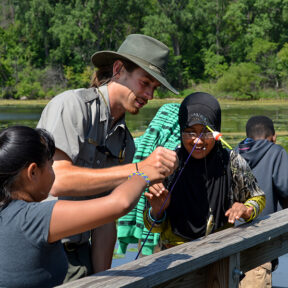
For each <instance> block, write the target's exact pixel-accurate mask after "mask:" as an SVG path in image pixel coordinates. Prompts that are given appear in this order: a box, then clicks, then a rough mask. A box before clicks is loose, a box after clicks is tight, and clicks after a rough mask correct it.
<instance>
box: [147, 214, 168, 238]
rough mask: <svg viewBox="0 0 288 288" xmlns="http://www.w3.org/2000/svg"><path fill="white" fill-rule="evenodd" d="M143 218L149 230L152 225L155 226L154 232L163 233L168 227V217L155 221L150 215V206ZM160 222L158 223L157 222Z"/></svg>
mask: <svg viewBox="0 0 288 288" xmlns="http://www.w3.org/2000/svg"><path fill="white" fill-rule="evenodd" d="M143 220H144V225H145V227H146V229H147V230H149V231H150V229H151V227H152V225H153V228H152V230H151V232H152V233H161V232H163V231H164V230H165V228H166V217H165V219H163V221H161V222H158V221H156V222H155V221H154V220H153V219H152V218H151V217H150V215H149V208H147V209H146V210H145V211H144V213H143ZM157 222H158V223H157Z"/></svg>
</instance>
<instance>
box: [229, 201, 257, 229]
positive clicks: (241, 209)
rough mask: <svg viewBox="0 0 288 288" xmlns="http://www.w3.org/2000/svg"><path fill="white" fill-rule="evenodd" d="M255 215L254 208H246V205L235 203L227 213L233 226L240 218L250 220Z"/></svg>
mask: <svg viewBox="0 0 288 288" xmlns="http://www.w3.org/2000/svg"><path fill="white" fill-rule="evenodd" d="M252 213H253V207H246V206H245V205H244V204H242V203H239V202H235V203H234V204H233V205H232V207H231V208H230V209H228V210H227V211H226V213H225V216H227V217H228V222H229V223H231V224H233V223H234V222H235V220H239V219H240V218H243V219H246V220H247V219H249V218H250V217H251V215H252Z"/></svg>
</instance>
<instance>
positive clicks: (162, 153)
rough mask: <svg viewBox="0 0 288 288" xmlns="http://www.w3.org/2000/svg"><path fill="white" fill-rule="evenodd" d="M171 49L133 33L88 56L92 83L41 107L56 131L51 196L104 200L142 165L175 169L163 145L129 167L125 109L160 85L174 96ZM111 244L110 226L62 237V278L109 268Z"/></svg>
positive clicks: (45, 124) (43, 123) (44, 123)
mask: <svg viewBox="0 0 288 288" xmlns="http://www.w3.org/2000/svg"><path fill="white" fill-rule="evenodd" d="M168 54H169V49H168V47H167V46H166V45H164V44H163V43H162V42H160V41H158V40H156V39H154V38H152V37H149V36H145V35H141V34H131V35H129V36H128V37H127V38H126V39H125V41H124V42H123V43H122V45H121V46H120V47H119V49H118V51H117V52H115V51H99V52H96V53H95V54H94V55H93V56H92V62H93V64H94V66H95V67H97V70H96V72H95V73H94V75H93V77H92V84H91V88H88V89H84V88H82V89H75V90H69V91H65V92H63V93H61V94H59V95H57V96H55V97H54V98H53V99H52V100H51V101H50V102H49V103H48V104H47V105H46V107H45V108H44V110H43V112H42V115H41V118H40V120H39V123H38V127H41V128H45V129H46V130H48V131H49V132H50V133H51V134H52V135H53V137H54V139H55V144H56V148H57V149H56V153H55V157H54V164H53V168H54V170H55V174H56V180H55V183H54V185H53V187H52V190H51V195H53V196H56V197H59V198H60V199H73V200H82V199H87V198H91V197H103V196H104V195H106V194H107V193H109V191H111V189H113V188H114V187H116V186H117V185H119V184H120V183H122V182H123V181H124V180H126V179H127V176H128V175H129V174H131V173H132V172H135V171H136V170H139V171H141V167H143V166H145V165H147V164H150V165H156V166H157V167H159V166H162V172H163V174H168V173H169V172H170V171H171V170H172V169H174V168H175V166H176V165H177V164H176V162H177V160H176V159H177V157H176V154H175V153H174V152H172V151H167V150H166V149H165V148H161V147H159V148H157V149H156V150H155V151H154V152H153V153H152V154H151V155H150V156H149V157H148V158H146V159H145V160H143V161H142V162H139V163H138V164H137V166H136V164H135V163H134V164H131V162H132V159H133V154H134V151H135V146H134V141H133V138H132V136H131V134H130V132H129V130H128V128H127V126H126V123H125V113H126V112H129V113H131V114H137V113H138V112H139V110H140V109H141V108H142V107H143V106H144V105H146V104H147V102H148V101H149V100H151V99H153V94H154V91H155V89H156V88H157V87H159V86H161V85H162V86H164V87H166V88H167V89H169V90H170V91H172V92H173V93H175V94H178V92H177V91H176V90H175V89H174V88H173V87H172V86H171V85H170V84H169V82H168V81H167V80H166V78H165V66H166V63H167V60H168ZM128 163H130V164H128ZM145 163H146V164H145ZM119 165H122V166H121V168H120V167H118V166H119ZM98 168H101V169H98ZM83 213H85V211H83ZM115 241H116V227H115V223H110V224H106V225H104V226H102V227H99V228H97V229H95V230H93V231H87V232H86V233H83V234H81V235H75V236H73V237H70V238H69V239H63V245H64V249H65V251H66V254H67V257H68V262H69V268H68V273H67V276H66V279H65V282H67V281H70V280H75V279H78V278H81V277H84V276H87V275H90V274H92V273H97V272H100V271H104V270H106V269H109V268H110V267H111V262H112V257H113V250H114V246H115ZM90 259H91V260H92V261H91V260H90Z"/></svg>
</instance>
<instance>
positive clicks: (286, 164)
mask: <svg viewBox="0 0 288 288" xmlns="http://www.w3.org/2000/svg"><path fill="white" fill-rule="evenodd" d="M277 147H278V148H279V149H278V151H277V152H278V153H277V158H276V159H275V162H274V167H273V172H272V181H273V191H275V192H276V194H277V197H278V199H279V202H280V204H281V206H282V208H287V204H286V205H284V203H285V202H286V203H287V201H288V177H287V171H288V154H287V152H286V151H285V149H284V148H282V147H281V149H280V146H277ZM279 150H280V151H279Z"/></svg>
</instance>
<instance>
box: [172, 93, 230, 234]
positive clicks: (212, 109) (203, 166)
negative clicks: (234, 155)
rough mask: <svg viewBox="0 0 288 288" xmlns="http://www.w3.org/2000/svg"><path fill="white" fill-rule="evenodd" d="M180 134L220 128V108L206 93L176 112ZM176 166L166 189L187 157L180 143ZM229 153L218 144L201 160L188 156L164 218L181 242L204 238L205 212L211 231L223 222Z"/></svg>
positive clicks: (188, 100)
mask: <svg viewBox="0 0 288 288" xmlns="http://www.w3.org/2000/svg"><path fill="white" fill-rule="evenodd" d="M179 124H180V131H181V132H182V131H183V130H184V129H185V128H187V127H191V126H192V125H194V124H202V125H205V126H206V125H209V126H210V127H211V128H212V129H213V130H216V131H219V132H220V129H221V108H220V105H219V103H218V101H217V100H216V98H214V97H213V96H211V95H209V94H207V93H202V92H198V93H193V94H191V95H189V96H187V97H186V98H185V99H184V100H183V102H182V104H181V106H180V110H179ZM177 154H178V157H179V161H180V165H179V169H178V171H177V172H175V173H174V174H173V175H172V176H170V178H169V179H168V186H169V187H168V189H171V188H172V187H173V185H174V181H175V179H176V178H177V173H179V171H181V168H182V167H183V166H184V163H185V162H186V160H187V157H188V156H189V154H188V152H187V151H186V149H185V148H184V146H183V144H182V143H181V147H180V148H179V150H178V151H177ZM228 163H229V153H228V151H227V150H226V149H224V148H223V147H222V145H221V143H220V142H216V143H215V146H214V148H213V149H212V151H211V152H210V153H209V154H208V155H207V156H206V157H205V158H203V159H194V158H193V157H190V159H189V161H188V162H187V164H186V165H185V167H184V169H183V171H182V174H181V176H180V178H179V179H178V181H177V183H176V184H175V187H174V188H173V191H172V194H171V202H170V205H169V207H168V209H167V215H168V217H169V219H170V222H171V227H172V231H173V232H174V233H175V234H176V235H179V236H181V237H183V238H185V239H188V240H192V239H196V238H199V237H201V236H204V235H205V230H206V225H207V220H208V217H209V210H210V209H211V210H212V213H213V216H214V222H215V225H214V228H213V230H215V229H218V228H220V227H222V226H223V225H224V224H225V223H227V219H226V218H227V217H225V215H224V214H225V211H226V210H227V209H228V199H227V198H228V189H230V188H229V187H230V173H227V171H228Z"/></svg>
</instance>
